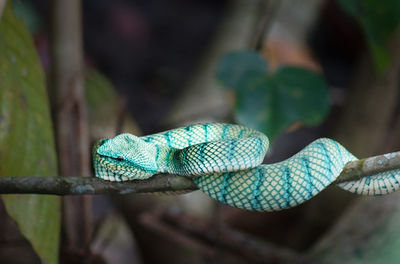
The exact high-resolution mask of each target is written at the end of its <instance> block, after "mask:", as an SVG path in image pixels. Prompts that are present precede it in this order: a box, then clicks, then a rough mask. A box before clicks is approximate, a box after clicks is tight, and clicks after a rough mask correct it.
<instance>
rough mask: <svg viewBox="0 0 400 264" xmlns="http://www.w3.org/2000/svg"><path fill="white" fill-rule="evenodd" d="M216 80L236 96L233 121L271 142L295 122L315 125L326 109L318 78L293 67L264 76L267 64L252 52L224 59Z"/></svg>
mask: <svg viewBox="0 0 400 264" xmlns="http://www.w3.org/2000/svg"><path fill="white" fill-rule="evenodd" d="M217 79H218V80H220V81H221V82H222V83H223V85H224V86H226V87H228V88H230V89H233V90H234V91H235V92H236V104H235V118H236V119H237V121H238V122H239V123H241V124H244V125H247V126H249V127H252V128H255V129H258V130H261V131H263V132H264V133H266V134H267V135H268V136H269V137H270V138H271V139H272V140H273V139H274V138H276V137H277V136H278V135H279V134H280V133H282V132H283V131H284V130H285V129H287V128H288V127H289V126H290V125H292V124H293V123H295V122H302V123H304V124H306V125H318V124H319V123H321V122H322V121H323V120H324V118H325V116H326V115H327V113H328V111H329V108H330V98H329V93H328V87H327V84H326V83H325V81H324V79H323V77H322V76H320V75H319V74H317V73H314V72H312V71H309V70H306V69H303V68H299V67H293V66H285V67H281V68H279V69H278V70H277V71H276V72H274V73H271V74H267V62H266V61H265V60H264V59H263V58H262V57H261V56H260V55H259V54H258V53H257V52H254V51H238V52H233V53H230V54H227V55H226V56H224V57H223V58H222V59H221V62H220V64H219V66H218V70H217Z"/></svg>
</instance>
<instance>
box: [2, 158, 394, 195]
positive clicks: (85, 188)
mask: <svg viewBox="0 0 400 264" xmlns="http://www.w3.org/2000/svg"><path fill="white" fill-rule="evenodd" d="M394 169H400V151H399V152H393V153H388V154H384V155H379V156H375V157H370V158H366V159H361V160H358V161H351V162H349V163H347V164H346V166H345V167H344V169H343V171H342V173H341V174H340V175H339V177H338V178H337V179H336V181H335V182H334V183H341V182H345V181H354V180H358V179H360V178H362V177H366V176H369V175H372V174H376V173H379V172H384V171H390V170H394ZM194 190H197V186H196V185H195V184H194V183H193V181H192V180H191V179H190V178H187V177H184V176H178V175H171V174H158V175H155V176H153V177H151V178H150V179H148V180H137V181H129V182H110V181H104V180H101V179H99V178H88V177H18V178H14V177H8V178H0V194H15V193H31V194H53V195H82V194H135V193H154V192H157V193H171V192H177V193H183V192H189V191H194Z"/></svg>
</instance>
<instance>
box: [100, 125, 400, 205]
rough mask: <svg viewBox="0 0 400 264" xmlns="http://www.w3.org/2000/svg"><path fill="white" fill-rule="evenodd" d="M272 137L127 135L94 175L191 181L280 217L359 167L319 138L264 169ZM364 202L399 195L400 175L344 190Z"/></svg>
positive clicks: (105, 148)
mask: <svg viewBox="0 0 400 264" xmlns="http://www.w3.org/2000/svg"><path fill="white" fill-rule="evenodd" d="M268 148H269V139H268V137H267V136H266V135H265V134H263V133H262V132H259V131H257V130H255V129H252V128H249V127H246V126H242V125H236V124H225V123H202V124H193V125H189V126H186V127H181V128H176V129H171V130H168V131H164V132H160V133H156V134H151V135H147V136H142V137H138V136H135V135H132V134H129V133H123V134H120V135H117V136H115V137H114V138H110V139H103V140H99V141H98V142H97V143H96V144H95V146H94V148H93V165H94V170H95V175H96V177H98V178H101V179H103V180H108V181H130V180H143V179H147V178H149V177H151V176H153V175H155V174H159V173H169V174H175V175H183V176H186V177H190V178H191V179H192V180H193V181H194V183H195V184H196V185H197V186H198V188H199V189H200V190H201V191H203V192H204V193H206V194H207V195H209V196H211V197H212V198H214V199H216V200H218V201H219V202H222V203H224V204H227V205H230V206H233V207H237V208H242V209H247V210H252V211H278V210H282V209H287V208H291V207H294V206H297V205H299V204H301V203H304V202H305V201H307V200H309V199H310V198H312V197H314V196H316V195H317V194H318V193H320V192H321V191H322V190H324V189H325V188H326V187H327V186H329V185H330V184H331V183H333V182H334V181H335V179H336V178H337V177H338V176H339V175H340V173H341V171H342V170H343V168H344V166H345V165H346V164H347V163H348V162H350V161H356V160H358V159H357V158H356V157H355V156H354V155H353V154H351V153H350V152H349V151H348V150H347V149H346V148H345V147H343V146H342V145H340V144H339V143H338V142H336V141H335V140H333V139H329V138H319V139H317V140H315V141H313V142H312V143H310V144H309V145H307V146H306V147H304V148H303V149H302V150H301V151H299V152H298V153H296V154H294V155H293V156H291V157H290V158H288V159H286V160H284V161H281V162H277V163H272V164H262V163H263V161H264V157H265V155H266V153H267V151H268ZM337 185H338V186H339V187H340V188H342V189H344V190H346V191H349V192H352V193H355V194H360V195H385V194H389V193H391V192H394V191H396V190H397V189H399V188H400V169H395V170H391V171H386V172H381V173H378V174H374V175H370V176H367V177H363V178H361V179H359V180H354V181H348V182H343V183H339V184H337Z"/></svg>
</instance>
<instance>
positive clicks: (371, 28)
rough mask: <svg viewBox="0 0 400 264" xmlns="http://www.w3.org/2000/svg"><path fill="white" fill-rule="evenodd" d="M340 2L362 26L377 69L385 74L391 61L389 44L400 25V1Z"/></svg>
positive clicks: (368, 0)
mask: <svg viewBox="0 0 400 264" xmlns="http://www.w3.org/2000/svg"><path fill="white" fill-rule="evenodd" d="M339 2H340V4H341V5H342V7H343V8H344V9H345V10H346V11H347V12H348V13H349V14H351V15H352V16H354V17H355V19H356V20H357V21H358V22H359V23H360V24H361V26H362V28H363V30H364V32H365V36H366V38H367V40H368V44H369V47H370V50H371V52H372V56H373V58H374V61H375V64H376V67H377V69H378V70H379V71H380V72H383V71H384V70H385V69H386V68H387V67H388V64H389V61H390V58H389V54H388V50H387V47H386V45H387V42H388V40H389V39H390V37H391V36H392V35H393V33H394V32H395V31H396V30H397V28H398V26H399V25H400V1H399V0H386V1H375V0H339Z"/></svg>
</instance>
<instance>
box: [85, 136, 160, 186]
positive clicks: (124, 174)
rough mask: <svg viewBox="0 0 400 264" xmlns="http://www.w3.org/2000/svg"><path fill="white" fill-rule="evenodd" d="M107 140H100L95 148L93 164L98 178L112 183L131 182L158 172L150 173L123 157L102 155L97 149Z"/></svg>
mask: <svg viewBox="0 0 400 264" xmlns="http://www.w3.org/2000/svg"><path fill="white" fill-rule="evenodd" d="M104 141H105V139H102V140H99V141H98V142H96V144H94V146H93V151H92V155H93V162H94V169H95V174H96V177H98V178H101V179H104V180H110V181H129V180H135V179H146V178H149V177H150V176H152V175H153V174H154V173H156V172H152V171H149V170H148V168H144V167H142V166H140V165H137V164H132V163H131V162H129V161H128V160H125V159H124V158H123V157H117V158H113V157H110V156H105V155H101V154H99V153H98V152H97V149H98V148H99V147H100V146H101V145H102V144H103V143H104Z"/></svg>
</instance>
